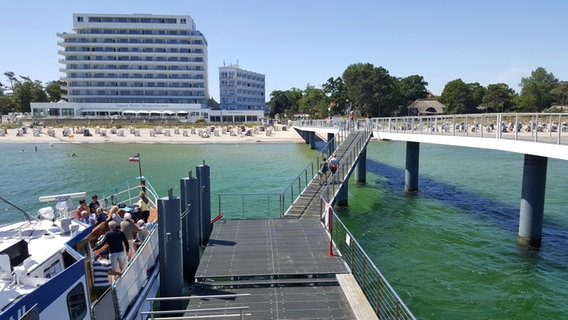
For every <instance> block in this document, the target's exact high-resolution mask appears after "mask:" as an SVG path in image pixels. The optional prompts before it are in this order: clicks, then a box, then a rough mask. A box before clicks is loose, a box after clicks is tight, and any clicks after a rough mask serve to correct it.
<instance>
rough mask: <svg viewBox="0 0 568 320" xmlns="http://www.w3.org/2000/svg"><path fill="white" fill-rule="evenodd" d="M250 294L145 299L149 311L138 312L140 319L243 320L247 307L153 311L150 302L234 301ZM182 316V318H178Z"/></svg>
mask: <svg viewBox="0 0 568 320" xmlns="http://www.w3.org/2000/svg"><path fill="white" fill-rule="evenodd" d="M248 296H250V293H235V294H217V295H203V296H183V297H159V298H147V299H146V301H148V302H150V304H151V306H152V307H151V309H150V311H143V312H140V319H141V320H143V319H160V318H163V316H168V315H176V317H175V319H205V318H207V319H226V318H236V317H238V318H239V319H244V318H245V315H250V313H248V314H247V313H245V312H246V311H247V310H248V309H249V307H248V306H234V307H229V306H227V307H219V308H198V309H180V310H154V305H153V303H152V302H160V301H175V302H180V301H186V300H191V299H208V300H211V299H223V300H226V299H235V298H238V297H248ZM180 314H183V315H184V316H179V315H180Z"/></svg>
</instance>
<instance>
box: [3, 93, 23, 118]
mask: <svg viewBox="0 0 568 320" xmlns="http://www.w3.org/2000/svg"><path fill="white" fill-rule="evenodd" d="M19 109H20V106H19V105H18V104H17V103H16V101H14V98H13V96H12V95H9V96H0V114H8V113H9V112H18V111H20V110H19Z"/></svg>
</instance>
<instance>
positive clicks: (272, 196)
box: [218, 129, 349, 219]
mask: <svg viewBox="0 0 568 320" xmlns="http://www.w3.org/2000/svg"><path fill="white" fill-rule="evenodd" d="M348 134H349V129H345V130H344V129H340V130H339V131H338V132H337V134H335V135H334V137H333V138H332V139H331V140H329V141H328V142H326V144H325V145H324V146H323V147H322V148H321V149H320V153H319V154H318V155H316V156H315V157H314V158H312V159H311V160H310V161H309V162H308V164H307V165H306V166H305V167H304V168H303V169H302V170H301V171H300V173H299V174H298V175H297V176H296V177H294V179H292V181H291V182H290V184H288V185H287V186H286V187H285V188H284V189H283V190H282V191H280V192H274V193H220V194H219V195H218V203H219V212H223V215H224V216H225V217H227V218H229V219H238V218H241V219H242V218H247V219H249V218H268V217H282V216H284V214H285V213H286V211H287V210H288V209H289V208H290V207H291V206H292V204H293V203H294V202H295V201H296V200H297V199H298V197H299V196H300V195H301V194H302V192H303V191H304V190H305V189H306V187H307V186H308V185H309V184H310V182H311V181H312V180H313V178H314V176H315V175H316V174H317V172H318V170H319V167H320V162H321V160H322V158H323V157H328V156H329V155H330V154H331V153H333V151H334V150H335V148H337V146H339V145H340V144H341V143H342V142H343V141H344V140H345V138H346V137H347V135H348ZM331 149H333V150H331Z"/></svg>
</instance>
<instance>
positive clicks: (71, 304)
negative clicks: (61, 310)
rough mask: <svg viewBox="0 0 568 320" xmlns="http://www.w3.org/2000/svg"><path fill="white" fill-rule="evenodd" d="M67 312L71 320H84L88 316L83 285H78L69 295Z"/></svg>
mask: <svg viewBox="0 0 568 320" xmlns="http://www.w3.org/2000/svg"><path fill="white" fill-rule="evenodd" d="M67 310H68V311H69V319H71V320H79V319H84V318H85V316H86V315H87V302H86V299H85V287H84V286H83V283H79V284H77V285H76V286H75V287H74V288H73V289H71V291H69V293H68V294H67Z"/></svg>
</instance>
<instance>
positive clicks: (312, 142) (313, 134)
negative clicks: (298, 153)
mask: <svg viewBox="0 0 568 320" xmlns="http://www.w3.org/2000/svg"><path fill="white" fill-rule="evenodd" d="M308 135H309V140H310V149H312V150H314V149H315V148H316V132H315V131H308Z"/></svg>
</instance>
